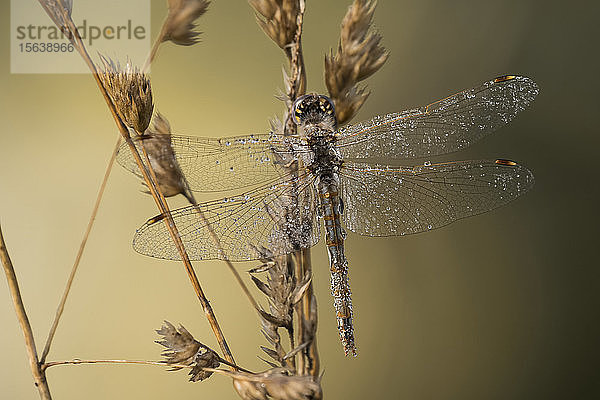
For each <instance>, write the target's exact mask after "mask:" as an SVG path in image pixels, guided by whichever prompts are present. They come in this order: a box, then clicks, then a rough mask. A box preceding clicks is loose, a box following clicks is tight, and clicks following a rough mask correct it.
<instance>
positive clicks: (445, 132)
mask: <svg viewBox="0 0 600 400" xmlns="http://www.w3.org/2000/svg"><path fill="white" fill-rule="evenodd" d="M538 92H539V89H538V87H537V85H536V84H535V82H534V81H532V80H531V79H529V78H526V77H523V76H513V75H509V76H504V77H500V78H496V79H494V80H492V81H488V82H484V83H483V84H482V85H480V86H478V87H475V88H472V89H468V90H464V91H462V92H459V93H456V94H454V95H452V96H450V97H447V98H445V99H442V100H440V101H437V102H435V103H432V104H429V105H428V106H425V107H421V108H417V109H414V110H407V111H404V112H401V113H394V114H388V115H382V116H377V117H375V118H373V119H371V120H369V121H365V122H362V123H358V124H356V125H351V126H348V127H345V128H342V129H340V130H339V132H338V133H339V139H338V146H339V148H340V151H341V153H342V156H343V157H344V158H351V159H352V158H354V159H364V158H380V157H386V158H393V159H401V158H418V157H429V156H434V155H438V154H445V153H451V152H454V151H457V150H461V149H464V148H466V147H468V146H470V145H471V144H473V143H475V142H476V141H478V140H479V139H481V138H482V137H484V136H485V135H487V134H489V133H491V132H493V131H494V130H496V129H498V128H499V127H500V126H502V125H504V124H507V123H508V122H509V121H511V120H512V119H513V118H514V117H515V115H517V113H519V112H520V111H522V110H523V109H525V108H526V107H527V106H528V105H529V104H530V103H531V102H532V101H533V100H534V98H535V96H536V95H537V94H538Z"/></svg>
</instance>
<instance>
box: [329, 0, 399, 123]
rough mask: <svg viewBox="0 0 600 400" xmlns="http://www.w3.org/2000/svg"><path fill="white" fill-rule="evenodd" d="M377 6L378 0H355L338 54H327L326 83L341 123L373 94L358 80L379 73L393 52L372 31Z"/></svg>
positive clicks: (344, 22)
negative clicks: (361, 85)
mask: <svg viewBox="0 0 600 400" xmlns="http://www.w3.org/2000/svg"><path fill="white" fill-rule="evenodd" d="M375 6H376V2H375V1H371V0H354V3H353V4H352V6H350V8H349V9H348V12H347V13H346V16H345V17H344V19H343V21H342V28H341V34H340V43H339V45H338V50H337V53H336V54H333V51H332V52H330V54H329V55H326V56H325V83H326V85H327V90H328V91H329V95H330V97H331V98H332V99H333V101H334V104H335V108H336V113H337V117H338V123H339V124H340V125H341V124H344V123H345V122H348V121H349V120H350V119H352V117H354V115H355V114H356V112H357V111H358V110H359V109H360V107H361V106H362V105H363V103H364V102H365V101H366V100H367V97H368V96H369V92H368V91H366V90H364V89H363V88H359V87H358V85H357V84H358V82H360V81H362V80H364V79H366V78H368V77H369V76H371V75H372V74H374V73H375V72H377V71H378V70H379V69H380V68H381V67H382V66H383V64H384V63H385V62H386V60H387V58H388V55H389V53H388V52H387V50H386V49H385V48H384V47H383V46H382V45H381V35H379V34H378V33H375V32H373V31H371V30H370V28H371V24H372V21H373V13H374V12H375Z"/></svg>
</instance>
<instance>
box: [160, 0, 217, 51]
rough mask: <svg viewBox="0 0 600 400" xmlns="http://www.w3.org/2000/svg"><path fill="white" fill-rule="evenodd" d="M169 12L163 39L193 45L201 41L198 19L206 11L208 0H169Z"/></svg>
mask: <svg viewBox="0 0 600 400" xmlns="http://www.w3.org/2000/svg"><path fill="white" fill-rule="evenodd" d="M168 4H169V14H168V15H167V19H166V21H165V25H164V27H163V29H164V36H163V41H164V42H166V41H168V40H170V41H171V42H173V43H175V44H179V45H181V46H191V45H193V44H196V43H198V42H199V36H200V32H198V31H196V22H195V21H196V19H198V18H199V17H200V16H201V15H202V14H204V13H205V12H206V10H207V9H208V6H209V4H210V1H207V0H168Z"/></svg>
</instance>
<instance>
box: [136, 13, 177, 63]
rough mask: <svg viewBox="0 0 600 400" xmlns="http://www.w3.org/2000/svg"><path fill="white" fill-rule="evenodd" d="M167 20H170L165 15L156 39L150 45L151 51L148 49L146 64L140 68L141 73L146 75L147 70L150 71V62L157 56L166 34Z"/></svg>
mask: <svg viewBox="0 0 600 400" xmlns="http://www.w3.org/2000/svg"><path fill="white" fill-rule="evenodd" d="M169 18H170V17H169V15H167V17H165V20H164V21H163V24H162V27H161V28H160V32H159V34H158V36H157V37H156V39H154V43H153V44H152V49H150V54H148V57H147V58H146V62H145V63H144V66H143V67H142V73H147V72H148V70H150V65H152V62H153V61H154V59H155V58H156V55H157V54H158V48H159V47H160V45H161V44H162V42H163V39H164V38H165V34H166V33H167V23H168V22H169Z"/></svg>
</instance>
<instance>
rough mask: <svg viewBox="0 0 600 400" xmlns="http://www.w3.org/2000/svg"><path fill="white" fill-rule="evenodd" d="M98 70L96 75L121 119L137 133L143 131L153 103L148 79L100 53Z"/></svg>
mask: <svg viewBox="0 0 600 400" xmlns="http://www.w3.org/2000/svg"><path fill="white" fill-rule="evenodd" d="M100 60H101V61H102V69H101V70H100V71H99V76H100V79H101V81H102V84H103V85H104V87H105V88H106V91H107V92H108V94H109V95H110V97H111V99H112V101H113V103H114V104H115V107H116V108H117V112H118V113H119V116H120V117H121V118H122V120H123V122H124V123H125V124H126V125H127V126H129V127H130V128H133V129H134V130H135V131H136V132H137V133H138V134H140V135H141V134H143V133H144V132H145V131H146V129H147V128H148V125H150V120H151V119H152V112H153V110H154V104H153V103H152V89H151V86H150V79H149V78H148V76H147V75H146V74H143V73H141V72H140V70H139V69H138V68H137V67H134V66H132V65H131V62H130V61H127V64H126V65H125V67H123V68H122V67H121V65H120V64H119V63H118V62H117V63H115V62H114V61H112V60H111V59H109V58H107V57H104V56H100Z"/></svg>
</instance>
